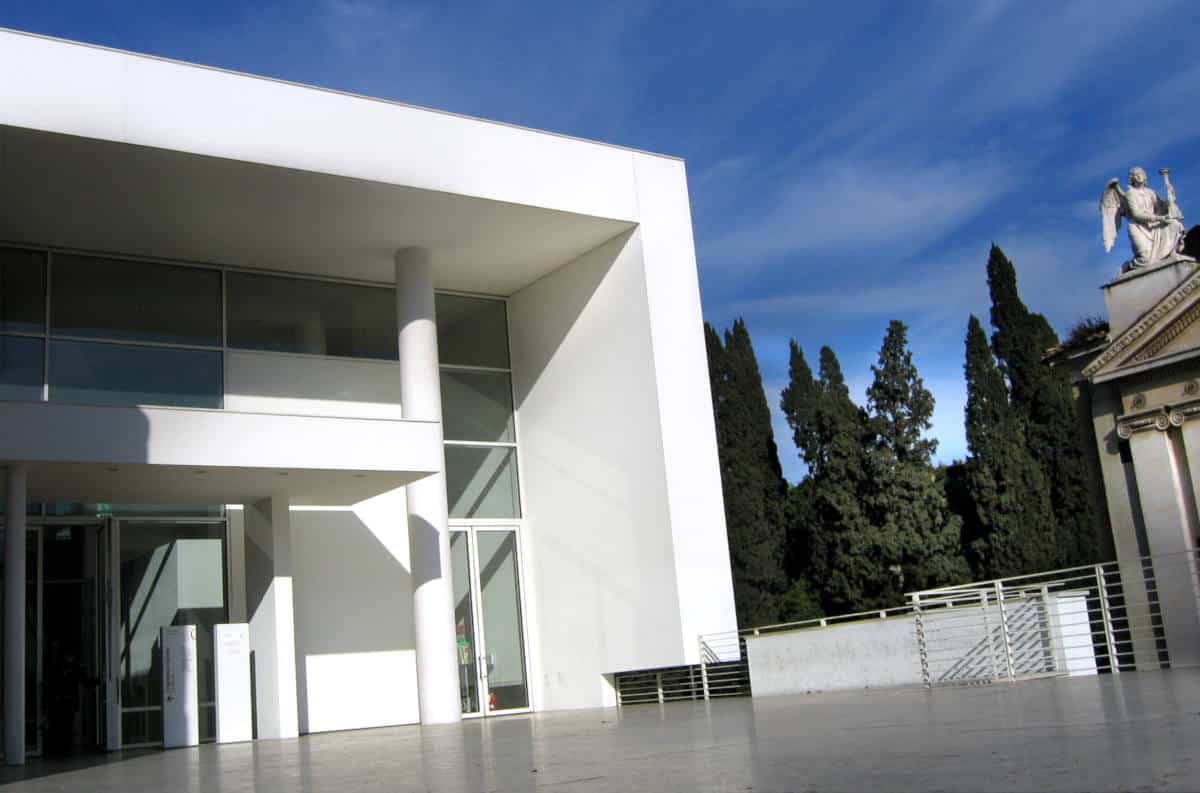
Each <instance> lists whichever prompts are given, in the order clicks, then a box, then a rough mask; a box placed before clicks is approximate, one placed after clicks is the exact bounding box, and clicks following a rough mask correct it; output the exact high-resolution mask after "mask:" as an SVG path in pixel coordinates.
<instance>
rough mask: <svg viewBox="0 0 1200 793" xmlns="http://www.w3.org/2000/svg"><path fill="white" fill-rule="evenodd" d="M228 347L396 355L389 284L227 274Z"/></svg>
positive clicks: (392, 295)
mask: <svg viewBox="0 0 1200 793" xmlns="http://www.w3.org/2000/svg"><path fill="white" fill-rule="evenodd" d="M227 277H228V281H227V283H226V300H227V301H228V305H227V308H226V310H227V313H228V322H229V346H230V347H240V348H242V349H247V350H270V351H274V352H300V353H308V354H310V355H344V356H348V357H352V358H378V359H381V360H389V361H394V360H396V359H397V352H396V351H397V344H398V342H397V338H396V337H397V330H396V295H395V292H394V291H393V290H391V289H386V288H382V287H373V286H356V285H353V284H335V283H328V282H325V281H309V280H305V279H301V278H280V277H277V276H270V275H250V274H247V273H229V275H228V276H227Z"/></svg>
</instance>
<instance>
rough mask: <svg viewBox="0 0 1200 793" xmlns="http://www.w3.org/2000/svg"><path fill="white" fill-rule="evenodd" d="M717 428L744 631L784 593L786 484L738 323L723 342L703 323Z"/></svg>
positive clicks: (771, 614)
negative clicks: (745, 627)
mask: <svg viewBox="0 0 1200 793" xmlns="http://www.w3.org/2000/svg"><path fill="white" fill-rule="evenodd" d="M704 338H705V343H706V345H707V348H708V364H709V382H710V386H711V388H712V396H713V411H714V417H715V419H716V427H717V446H718V453H719V457H720V463H721V485H722V489H723V491H724V495H725V523H726V527H727V531H728V536H729V556H730V566H731V568H732V573H733V593H734V603H735V606H736V608H737V614H738V621H739V623H740V624H742V625H762V624H765V623H769V622H774V621H776V620H777V619H778V614H779V607H780V603H779V601H780V598H781V597H782V596H783V594H784V593H785V592H786V591H787V590H788V581H787V579H786V577H785V576H784V572H783V556H784V517H785V509H786V498H787V483H786V482H785V481H784V478H783V471H782V469H781V468H780V464H779V452H778V449H777V448H776V446H775V438H774V435H773V434H772V431H771V416H770V410H769V408H768V406H767V399H766V394H765V392H764V391H763V386H762V377H761V375H760V373H759V369H758V361H757V359H756V358H755V355H754V348H753V345H752V344H751V341H750V333H749V331H747V330H746V325H745V323H744V322H743V321H742V320H740V319H739V320H737V321H735V322H734V323H733V327H732V328H731V329H729V330H726V331H725V337H724V342H723V343H722V340H721V338H720V337H719V336H718V335H717V332H716V330H714V329H713V328H712V326H710V325H708V324H707V323H705V326H704Z"/></svg>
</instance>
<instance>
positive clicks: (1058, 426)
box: [987, 245, 1101, 566]
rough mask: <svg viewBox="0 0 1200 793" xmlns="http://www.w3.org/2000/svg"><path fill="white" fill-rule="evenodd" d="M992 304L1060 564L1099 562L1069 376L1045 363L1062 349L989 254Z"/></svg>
mask: <svg viewBox="0 0 1200 793" xmlns="http://www.w3.org/2000/svg"><path fill="white" fill-rule="evenodd" d="M987 274H988V289H989V291H990V293H991V298H992V312H991V318H992V326H993V327H994V328H995V332H994V333H993V334H992V351H993V352H994V353H995V354H996V358H997V359H998V360H999V364H1000V371H1001V373H1002V374H1003V375H1004V377H1005V378H1006V379H1007V381H1008V390H1009V402H1010V404H1011V405H1012V407H1013V408H1014V409H1015V410H1016V411H1017V413H1018V415H1019V416H1020V417H1021V418H1022V419H1023V420H1024V422H1025V433H1026V441H1027V443H1028V445H1029V450H1030V453H1031V454H1032V456H1033V459H1035V460H1037V461H1038V464H1039V467H1040V468H1041V470H1042V476H1043V478H1044V479H1045V482H1046V487H1047V489H1048V492H1049V497H1050V504H1051V508H1052V510H1053V514H1054V527H1053V528H1052V529H1051V527H1047V531H1051V530H1052V531H1053V533H1054V538H1055V541H1056V546H1057V548H1056V553H1055V559H1054V561H1055V563H1056V564H1058V565H1063V566H1066V565H1078V564H1087V563H1090V562H1095V561H1099V558H1098V557H1099V555H1100V547H1101V546H1100V543H1099V536H1098V534H1097V532H1098V527H1099V524H1098V522H1097V520H1096V516H1095V514H1094V510H1093V504H1092V500H1091V497H1090V492H1089V481H1088V472H1087V464H1086V458H1085V454H1088V453H1089V452H1088V451H1087V450H1085V448H1084V445H1083V443H1082V442H1081V439H1080V437H1079V432H1078V424H1077V418H1076V415H1075V404H1074V400H1073V398H1072V394H1071V384H1070V382H1069V380H1068V376H1067V373H1066V372H1065V371H1063V370H1061V369H1055V368H1052V367H1050V366H1048V365H1046V364H1045V363H1043V361H1042V355H1043V353H1045V351H1046V350H1047V349H1048V348H1050V347H1052V346H1054V345H1055V344H1057V343H1058V337H1057V335H1056V334H1055V333H1054V329H1053V328H1052V327H1051V326H1050V323H1049V322H1048V321H1047V320H1046V318H1045V317H1044V316H1042V315H1041V314H1036V313H1032V312H1030V311H1029V309H1028V308H1026V306H1025V304H1024V303H1023V302H1022V301H1021V297H1020V294H1019V293H1018V291H1017V274H1016V269H1015V268H1014V267H1013V264H1012V262H1011V261H1009V259H1008V257H1007V256H1005V255H1004V252H1003V251H1001V250H1000V248H999V247H998V246H996V245H993V246H992V249H991V252H990V254H989V256H988V265H987Z"/></svg>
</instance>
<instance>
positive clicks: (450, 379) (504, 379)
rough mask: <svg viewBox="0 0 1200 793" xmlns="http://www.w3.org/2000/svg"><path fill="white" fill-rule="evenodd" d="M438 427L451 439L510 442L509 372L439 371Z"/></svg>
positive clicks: (511, 437) (510, 383)
mask: <svg viewBox="0 0 1200 793" xmlns="http://www.w3.org/2000/svg"><path fill="white" fill-rule="evenodd" d="M442 429H443V431H444V432H445V436H446V439H447V440H452V441H486V442H489V443H496V442H511V441H512V440H513V405H512V380H511V378H510V377H509V374H508V373H507V372H460V371H450V370H442Z"/></svg>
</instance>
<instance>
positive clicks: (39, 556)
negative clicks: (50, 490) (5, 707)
mask: <svg viewBox="0 0 1200 793" xmlns="http://www.w3.org/2000/svg"><path fill="white" fill-rule="evenodd" d="M106 531H107V528H106V526H105V524H104V523H103V522H98V521H96V520H95V519H94V518H93V519H90V520H86V521H79V520H76V521H73V522H72V521H70V520H63V521H60V522H54V523H42V522H41V521H37V522H34V521H30V525H29V526H28V528H27V532H28V534H27V536H26V540H25V670H26V673H25V747H26V753H27V754H30V755H41V754H45V755H52V756H65V755H71V754H76V753H79V752H87V751H95V750H97V749H104V748H105V747H106V744H107V732H106V731H107V720H106V718H105V711H106V707H107V698H106V696H105V691H104V687H103V685H102V682H103V679H104V677H105V675H106V669H107V651H106V650H107V641H108V634H107V630H106V621H105V619H104V614H105V606H104V602H105V597H106V589H107V580H108V579H107V573H106V571H107V565H106V560H105V545H106ZM2 544H3V531H0V545H2ZM0 570H3V564H0ZM0 579H2V573H0Z"/></svg>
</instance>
